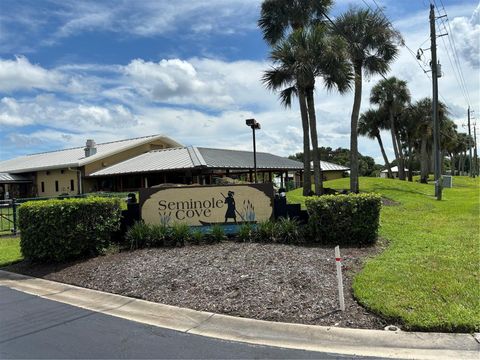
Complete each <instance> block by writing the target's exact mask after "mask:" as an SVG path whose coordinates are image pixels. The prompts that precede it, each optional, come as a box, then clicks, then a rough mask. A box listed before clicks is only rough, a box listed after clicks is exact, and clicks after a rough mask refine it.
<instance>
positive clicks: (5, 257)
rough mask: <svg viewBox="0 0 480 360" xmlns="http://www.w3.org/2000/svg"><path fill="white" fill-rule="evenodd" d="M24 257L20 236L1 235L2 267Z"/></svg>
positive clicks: (0, 261) (0, 256) (0, 260)
mask: <svg viewBox="0 0 480 360" xmlns="http://www.w3.org/2000/svg"><path fill="white" fill-rule="evenodd" d="M22 259H23V256H22V254H21V252H20V238H19V237H0V267H2V266H7V265H10V264H13V263H15V262H18V261H20V260H22Z"/></svg>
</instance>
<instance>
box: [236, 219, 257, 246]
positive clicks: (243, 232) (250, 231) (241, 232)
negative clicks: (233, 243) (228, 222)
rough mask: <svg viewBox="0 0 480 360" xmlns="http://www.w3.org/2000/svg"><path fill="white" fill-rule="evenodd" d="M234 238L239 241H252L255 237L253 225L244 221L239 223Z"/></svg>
mask: <svg viewBox="0 0 480 360" xmlns="http://www.w3.org/2000/svg"><path fill="white" fill-rule="evenodd" d="M236 239H237V240H238V241H241V242H252V241H254V239H255V227H254V226H253V225H252V224H249V223H245V224H242V225H240V228H239V229H238V233H237V236H236Z"/></svg>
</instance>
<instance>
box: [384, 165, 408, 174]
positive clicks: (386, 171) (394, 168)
mask: <svg viewBox="0 0 480 360" xmlns="http://www.w3.org/2000/svg"><path fill="white" fill-rule="evenodd" d="M390 169H391V170H392V172H398V166H393V167H391V168H390ZM405 171H406V172H408V169H405ZM381 172H382V173H388V170H387V169H385V170H382V171H381Z"/></svg>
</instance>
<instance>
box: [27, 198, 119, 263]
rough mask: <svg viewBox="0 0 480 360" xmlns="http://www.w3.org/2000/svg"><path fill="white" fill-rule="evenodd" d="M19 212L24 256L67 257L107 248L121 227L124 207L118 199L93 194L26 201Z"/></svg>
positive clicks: (58, 258)
mask: <svg viewBox="0 0 480 360" xmlns="http://www.w3.org/2000/svg"><path fill="white" fill-rule="evenodd" d="M18 216H19V229H20V231H21V240H20V246H21V250H22V254H23V256H24V257H25V258H27V259H32V260H39V261H63V260H65V259H70V258H75V257H79V256H84V255H96V254H99V253H101V252H103V251H104V250H105V249H106V248H107V247H108V245H109V243H110V240H111V235H112V234H113V233H114V232H115V231H118V230H119V228H120V216H121V211H120V203H119V201H118V200H117V199H105V198H97V197H91V198H80V199H76V198H72V199H63V200H59V199H52V200H39V201H31V202H26V203H24V204H22V205H21V206H20V207H19V209H18Z"/></svg>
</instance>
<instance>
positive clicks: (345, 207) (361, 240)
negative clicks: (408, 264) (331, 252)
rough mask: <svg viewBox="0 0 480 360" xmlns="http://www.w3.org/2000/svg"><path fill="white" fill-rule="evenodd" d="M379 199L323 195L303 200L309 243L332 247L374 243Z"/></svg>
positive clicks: (375, 196) (379, 205)
mask: <svg viewBox="0 0 480 360" xmlns="http://www.w3.org/2000/svg"><path fill="white" fill-rule="evenodd" d="M381 204H382V202H381V197H380V195H377V194H347V195H325V196H320V197H312V198H308V199H306V200H305V205H306V206H307V210H308V214H309V215H310V217H309V220H308V225H309V232H310V237H311V239H310V241H312V242H315V243H320V244H331V245H357V246H358V245H370V244H373V243H375V241H376V239H377V234H378V226H379V221H380V209H381Z"/></svg>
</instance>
